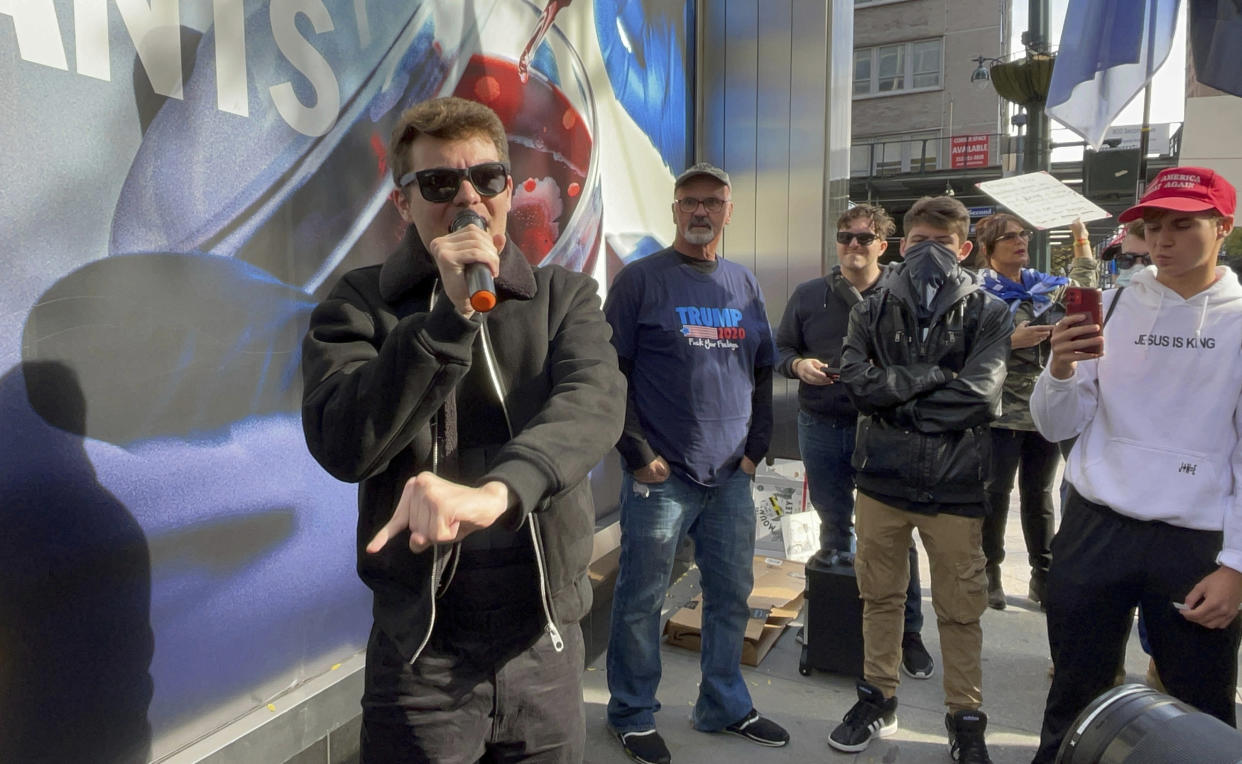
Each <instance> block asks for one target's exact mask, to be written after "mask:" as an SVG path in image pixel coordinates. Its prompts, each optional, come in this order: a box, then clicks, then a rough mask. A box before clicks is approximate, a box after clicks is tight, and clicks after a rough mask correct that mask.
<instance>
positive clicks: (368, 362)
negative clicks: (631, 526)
mask: <svg viewBox="0 0 1242 764" xmlns="http://www.w3.org/2000/svg"><path fill="white" fill-rule="evenodd" d="M388 162H389V165H390V166H391V168H392V177H393V180H394V181H395V183H396V186H397V188H396V189H395V190H394V191H393V192H392V197H391V198H392V201H393V203H394V205H395V206H396V209H397V211H398V213H399V214H400V216H401V218H402V220H404V221H405V222H406V223H407V224H408V227H407V229H406V232H405V236H404V238H403V239H402V241H401V243H400V245H399V246H398V248H397V250H396V251H395V252H394V253H392V254H391V255H390V256H389V257H388V258H387V259H386V260H385V261H384V262H383V264H382V265H376V266H371V267H366V268H360V269H357V270H354V271H350V272H349V273H346V274H345V275H344V276H343V277H341V279H340V281H339V282H338V283H337V284H336V286H335V287H334V288H333V289H332V291H331V293H330V294H329V295H328V297H327V299H326V300H324V302H322V303H321V304H320V305H319V306H318V307H317V308H316V309H315V311H314V312H313V313H312V315H311V321H310V329H309V331H308V333H307V335H306V339H305V341H304V343H303V380H304V394H303V409H302V416H303V425H304V429H305V433H306V440H307V445H308V446H309V448H310V451H311V453H312V454H313V455H314V456H315V458H316V459H317V460H318V461H319V462H320V464H322V465H323V466H324V468H325V469H327V470H328V471H329V472H330V473H332V474H333V475H334V476H336V477H337V478H339V479H341V480H345V481H349V482H359V483H360V484H361V485H360V490H359V494H358V496H359V499H358V503H359V522H358V535H357V546H358V571H359V575H360V576H361V578H362V580H363V581H364V582H365V583H366V584H367V585H368V586H369V587H370V588H371V589H372V591H373V594H374V607H373V613H374V618H375V623H374V626H373V627H372V630H371V637H370V640H369V642H368V645H367V665H366V674H365V680H364V690H363V692H364V694H363V698H362V706H363V721H362V735H361V737H362V739H361V759H362V761H363V762H430V761H434V762H474V761H477V760H480V759H483V758H490V757H492V756H498V755H505V756H534V755H540V756H542V757H543V758H541V760H542V761H557V762H577V761H580V760H581V759H582V755H583V748H584V745H585V718H584V712H583V706H582V685H581V672H582V666H583V663H584V649H583V642H582V633H581V631H580V629H579V627H578V621H579V619H580V618H581V617H582V616H583V615H584V614H586V613H587V612H588V610H589V609H590V602H591V586H590V583H589V581H588V579H587V576H586V571H587V565H588V563H589V560H590V556H591V549H592V536H593V534H592V531H593V528H594V520H595V511H594V507H593V506H592V500H591V489H590V485H589V482H588V479H587V473H588V471H589V470H590V469H591V468H592V467H594V466H595V465H596V464H598V463H599V461H600V460H601V459H602V458H603V456H604V455H605V454H606V453H607V451H608V450H609V449H611V448H612V446H613V444H614V443H616V440H617V437H618V436H619V435H620V432H621V426H622V421H623V418H624V412H625V409H624V406H625V380H624V378H623V377H622V376H621V373H620V371H619V370H618V368H617V360H616V353H615V351H614V350H613V348H612V345H611V344H610V343H609V337H610V335H611V330H610V329H609V327H608V324H607V322H606V321H605V320H604V316H603V313H602V311H601V309H600V299H599V296H598V290H597V286H596V284H595V282H594V281H593V280H592V279H590V278H589V277H587V276H585V275H583V274H580V273H573V272H570V271H566V270H565V269H563V268H561V267H559V266H551V267H546V268H534V269H532V267H531V266H530V265H529V264H528V263H527V260H526V258H525V257H524V256H523V254H522V253H521V252H520V251H518V249H517V248H516V247H515V246H514V244H513V243H512V241H511V240H509V238H508V237H507V236H506V222H507V216H508V213H509V207H510V202H511V199H512V193H513V180H512V178H511V177H510V175H509V169H508V143H507V140H506V137H505V133H504V127H503V126H502V124H501V122H500V120H499V118H498V117H497V116H496V114H495V113H494V112H492V111H491V110H490V109H488V108H487V107H485V106H482V105H479V104H477V103H474V102H471V101H467V100H463V99H459V98H441V99H435V100H432V101H426V102H424V103H421V104H418V105H416V106H413V107H411V108H410V109H408V110H407V111H406V112H405V113H404V114H402V115H401V118H400V120H399V121H398V123H397V126H396V128H395V130H394V132H393V138H392V141H391V144H390V147H389V153H388ZM472 270H473V271H474V273H475V275H476V276H477V275H480V270H481V275H482V276H483V277H484V278H482V279H481V281H487V280H488V279H487V278H486V277H491V279H492V280H493V284H492V285H489V286H490V287H491V290H490V292H487V291H484V294H489V293H490V294H491V295H494V299H484V300H480V299H478V296H477V295H473V296H474V298H475V299H473V300H472V292H477V291H479V290H472V289H471V288H469V287H468V282H469V280H470V278H472V277H471V271H472ZM493 308H494V309H493ZM483 309H490V312H486V313H484V312H481V310H483Z"/></svg>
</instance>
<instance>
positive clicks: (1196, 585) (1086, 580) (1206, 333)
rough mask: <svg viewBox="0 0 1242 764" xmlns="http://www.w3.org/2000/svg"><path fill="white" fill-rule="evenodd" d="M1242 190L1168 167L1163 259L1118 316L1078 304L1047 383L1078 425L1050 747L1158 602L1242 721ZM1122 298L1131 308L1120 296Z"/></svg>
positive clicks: (1050, 750) (1211, 685)
mask: <svg viewBox="0 0 1242 764" xmlns="http://www.w3.org/2000/svg"><path fill="white" fill-rule="evenodd" d="M1235 204H1236V195H1235V192H1234V189H1233V186H1231V185H1230V184H1229V183H1228V181H1226V180H1225V179H1224V178H1222V177H1221V176H1220V175H1217V174H1216V173H1215V172H1213V171H1212V170H1207V169H1203V168H1199V167H1175V168H1170V169H1167V170H1163V171H1161V172H1160V174H1159V175H1157V176H1156V178H1155V179H1154V180H1153V181H1152V184H1151V186H1150V187H1149V188H1148V190H1147V193H1145V194H1144V195H1143V198H1142V199H1141V200H1139V203H1138V204H1137V205H1135V206H1134V207H1131V208H1130V209H1128V210H1126V211H1125V212H1123V213H1122V214H1121V216H1120V220H1121V222H1123V223H1124V222H1129V221H1132V220H1136V219H1139V218H1141V219H1142V220H1143V228H1144V238H1145V239H1146V243H1147V246H1148V248H1149V251H1150V257H1151V260H1152V263H1153V264H1154V265H1155V268H1145V269H1143V270H1141V271H1139V272H1138V273H1136V274H1135V275H1134V276H1133V277H1132V278H1131V279H1130V282H1129V284H1128V285H1127V286H1126V287H1125V289H1124V290H1112V291H1110V292H1107V293H1106V294H1105V298H1104V305H1105V308H1106V312H1111V316H1110V317H1109V318H1108V319H1107V323H1106V325H1105V327H1104V331H1103V339H1102V340H1101V338H1100V336H1099V332H1100V327H1099V326H1096V325H1095V324H1093V323H1092V324H1087V323H1084V320H1083V319H1084V318H1085V316H1084V315H1083V314H1074V315H1069V316H1066V317H1065V318H1063V319H1061V320H1060V321H1058V322H1057V324H1056V325H1055V328H1054V329H1053V332H1052V359H1051V360H1050V361H1049V363H1048V366H1047V368H1045V369H1044V372H1043V374H1042V375H1041V376H1040V378H1039V381H1038V382H1037V383H1036V385H1035V392H1034V394H1033V395H1032V396H1031V414H1032V415H1034V418H1035V424H1036V426H1037V427H1038V428H1039V431H1040V432H1041V433H1043V435H1044V437H1046V438H1048V439H1049V440H1065V439H1066V438H1070V437H1073V436H1075V435H1077V436H1078V441H1077V443H1075V444H1074V449H1073V450H1072V451H1071V452H1070V455H1069V458H1068V459H1067V460H1066V464H1065V476H1066V479H1067V480H1068V482H1069V484H1070V491H1069V496H1068V498H1067V501H1066V505H1065V509H1064V511H1063V513H1062V518H1061V528H1060V530H1059V531H1058V532H1057V535H1056V537H1055V538H1054V539H1053V542H1052V568H1051V570H1050V572H1049V577H1048V642H1049V644H1050V647H1051V648H1052V660H1053V665H1054V666H1055V667H1056V672H1055V674H1054V676H1053V680H1052V687H1051V689H1049V691H1048V703H1047V706H1046V707H1045V709H1044V723H1043V730H1042V733H1041V736H1040V745H1039V751H1038V753H1037V754H1036V756H1035V761H1036V762H1051V761H1053V760H1054V759H1055V758H1056V754H1057V750H1058V748H1059V747H1060V745H1061V741H1062V740H1063V738H1064V737H1065V735H1066V733H1067V732H1068V730H1069V727H1070V725H1071V724H1072V723H1073V721H1074V719H1075V717H1077V715H1078V714H1079V713H1080V712H1081V711H1082V709H1083V708H1085V707H1086V706H1087V705H1088V704H1089V703H1090V702H1091V700H1092V699H1093V698H1095V697H1096V696H1097V695H1099V694H1100V693H1102V692H1104V691H1105V690H1107V689H1108V688H1109V686H1110V685H1111V684H1112V679H1113V672H1114V670H1115V668H1116V667H1117V665H1118V663H1119V662H1120V661H1121V659H1122V652H1123V650H1124V646H1125V638H1126V635H1127V634H1128V632H1129V631H1130V625H1131V616H1130V611H1131V609H1132V608H1134V606H1135V605H1141V606H1142V611H1143V619H1144V621H1146V626H1147V637H1148V641H1149V642H1150V643H1151V653H1152V657H1153V658H1154V659H1155V662H1156V665H1157V666H1159V667H1160V678H1161V679H1162V680H1163V681H1164V685H1165V687H1166V688H1167V689H1168V692H1169V694H1171V695H1173V696H1175V697H1177V698H1179V699H1181V700H1183V701H1185V702H1187V703H1189V704H1191V705H1193V706H1195V707H1196V708H1198V709H1199V710H1201V711H1204V712H1206V713H1209V714H1211V715H1213V716H1215V717H1217V718H1219V719H1221V720H1223V721H1225V722H1227V723H1229V724H1235V723H1236V719H1235V712H1234V692H1235V690H1234V686H1235V685H1236V683H1237V657H1238V643H1239V638H1240V637H1242V624H1240V623H1239V619H1238V617H1237V616H1238V605H1239V603H1242V494H1240V493H1239V490H1238V489H1239V486H1242V445H1240V444H1239V433H1242V405H1239V403H1240V401H1242V354H1239V349H1240V348H1242V286H1239V284H1238V279H1237V276H1236V275H1235V274H1234V273H1233V271H1231V270H1230V269H1228V268H1226V267H1224V266H1218V265H1217V264H1216V259H1217V256H1218V254H1219V253H1220V248H1221V243H1222V242H1223V241H1224V238H1225V237H1226V236H1227V235H1228V234H1229V232H1230V230H1232V228H1233V215H1234V209H1235ZM1114 302H1115V305H1114Z"/></svg>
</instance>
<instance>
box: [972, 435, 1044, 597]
mask: <svg viewBox="0 0 1242 764" xmlns="http://www.w3.org/2000/svg"><path fill="white" fill-rule="evenodd" d="M1059 457H1060V452H1059V451H1058V450H1057V444H1056V443H1049V442H1048V441H1046V440H1044V436H1042V435H1040V434H1039V433H1038V432H1035V431H1034V430H1007V429H1003V428H1000V427H993V428H992V463H991V465H990V468H989V473H988V480H987V483H986V484H985V487H984V490H985V491H986V493H987V497H988V516H987V517H986V518H985V519H984V521H983V553H984V554H985V555H987V558H988V564H989V565H1000V564H1001V563H1002V562H1004V560H1005V526H1006V525H1007V524H1008V520H1009V494H1010V493H1011V492H1012V491H1013V483H1014V477H1015V476H1016V477H1017V478H1018V502H1019V508H1020V512H1021V517H1022V537H1023V538H1024V539H1026V554H1027V558H1028V560H1029V562H1030V565H1031V578H1032V579H1033V580H1036V581H1039V582H1040V583H1042V582H1043V581H1044V580H1046V579H1047V576H1048V564H1049V563H1050V562H1051V561H1052V548H1051V545H1052V533H1053V531H1054V530H1055V525H1056V521H1055V519H1054V518H1053V514H1052V484H1053V481H1055V480H1056V476H1057V460H1058V458H1059Z"/></svg>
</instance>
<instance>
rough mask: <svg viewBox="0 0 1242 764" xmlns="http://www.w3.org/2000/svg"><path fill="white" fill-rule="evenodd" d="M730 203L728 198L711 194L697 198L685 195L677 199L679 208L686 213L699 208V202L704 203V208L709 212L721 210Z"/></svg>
mask: <svg viewBox="0 0 1242 764" xmlns="http://www.w3.org/2000/svg"><path fill="white" fill-rule="evenodd" d="M728 203H729V200H728V199H719V198H717V197H715V196H709V197H707V198H706V199H695V198H694V197H693V196H683V197H682V198H680V199H678V200H677V209H679V210H681V211H682V212H685V213H690V212H694V211H695V210H697V209H698V208H699V204H702V205H703V209H705V210H707V211H708V212H720V211H721V210H722V209H724V206H725V205H726V204H728Z"/></svg>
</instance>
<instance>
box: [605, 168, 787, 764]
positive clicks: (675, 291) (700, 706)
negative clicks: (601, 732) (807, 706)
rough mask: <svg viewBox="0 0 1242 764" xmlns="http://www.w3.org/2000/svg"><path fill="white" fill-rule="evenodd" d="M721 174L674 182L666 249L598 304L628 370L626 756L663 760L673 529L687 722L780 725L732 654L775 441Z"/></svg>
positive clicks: (759, 733) (613, 660) (621, 606)
mask: <svg viewBox="0 0 1242 764" xmlns="http://www.w3.org/2000/svg"><path fill="white" fill-rule="evenodd" d="M730 196H731V194H730V184H729V176H728V175H727V174H725V172H724V170H721V169H720V168H718V167H713V166H712V165H709V164H706V163H700V164H696V165H694V166H692V167H690V168H689V169H688V170H686V171H685V172H683V173H682V174H681V175H680V176H678V178H677V180H676V182H675V183H674V186H673V204H672V211H673V220H674V222H675V223H676V226H677V232H676V234H675V236H674V238H673V246H671V247H669V248H668V249H665V250H662V251H660V252H656V253H654V254H652V255H648V256H647V257H645V258H643V259H641V260H637V261H635V262H633V263H630V264H629V265H627V266H626V267H625V268H624V269H623V270H622V271H621V273H620V274H618V275H617V279H616V281H615V282H614V283H613V285H612V287H611V288H610V289H609V290H608V299H607V301H606V302H605V304H604V312H605V314H606V315H607V316H608V322H609V323H610V324H612V328H613V343H614V344H615V345H616V347H617V355H618V357H619V361H620V363H621V370H622V371H623V372H625V374H626V376H627V377H628V378H629V383H630V385H629V402H628V406H627V408H626V417H625V419H626V421H625V432H624V434H623V435H622V437H621V440H620V442H618V443H617V450H618V451H620V452H621V458H622V460H623V462H624V466H625V469H626V474H625V477H624V478H623V482H622V484H621V560H620V568H619V570H618V572H617V585H616V590H615V592H614V594H613V604H612V633H611V635H610V638H609V641H608V689H609V691H610V692H611V693H612V697H611V699H610V700H609V701H608V724H609V725H610V726H611V727H612V729H613V731H614V732H615V733H616V735H617V738H618V740H620V742H621V745H622V747H623V748H624V749H625V752H626V753H627V754H629V756H630V757H631V758H633V759H634V760H636V761H639V762H647V764H667V762H669V761H670V758H671V757H670V755H669V751H668V747H667V746H666V745H665V744H664V740H663V739H662V738H661V737H660V733H658V732H656V729H655V712H656V711H658V710H659V708H660V704H659V702H658V701H656V698H655V693H656V688H657V687H658V686H659V684H660V609H661V606H663V604H664V596H665V593H666V592H667V591H668V584H669V576H670V574H671V573H672V569H673V559H674V556H675V555H676V552H677V548H678V547H679V546H680V545H681V541H682V539H683V538H684V537H685V536H686V535H689V536H690V538H692V539H694V555H695V562H696V563H697V564H698V567H699V574H700V576H701V583H702V586H703V645H702V654H701V658H700V664H701V666H702V670H703V678H702V681H701V682H700V684H699V697H698V701H697V702H696V703H695V706H694V713H693V715H692V720H693V723H694V726H695V728H696V729H698V730H701V731H703V732H729V733H733V734H735V735H739V736H741V737H744V738H747V739H748V740H751V741H752V742H755V743H759V744H760V745H766V746H773V747H777V746H783V745H785V744H786V743H787V742H789V735H788V733H786V732H785V730H784V729H782V728H781V727H780V726H779V725H777V724H776V723H775V722H773V721H771V720H769V719H766V718H764V717H763V716H760V715H759V713H758V712H757V711H756V710H755V709H754V706H753V705H752V703H751V699H750V691H749V690H748V689H747V687H746V680H745V678H744V677H743V676H742V671H741V667H740V661H741V658H742V644H743V640H744V634H745V630H746V621H747V619H748V618H749V617H750V611H749V609H748V608H747V606H746V599H747V597H749V596H750V591H751V588H752V586H753V584H754V581H753V578H754V574H753V567H752V561H753V557H754V549H755V508H754V504H753V502H752V500H751V479H752V476H753V475H754V473H755V465H756V464H757V463H758V462H759V460H760V459H762V458H763V455H764V454H765V453H767V450H768V442H769V441H770V440H771V436H772V364H773V361H774V358H773V356H774V348H773V346H772V333H771V328H770V327H769V326H768V319H767V314H766V312H765V310H764V306H763V295H762V294H761V293H760V291H759V283H758V281H757V280H756V279H755V277H754V274H752V273H751V272H750V271H748V270H747V269H746V268H745V267H743V266H741V265H738V264H737V263H734V262H730V261H728V260H725V259H723V258H722V257H719V256H717V249H718V248H719V246H720V239H721V236H722V235H723V233H724V227H725V226H726V225H727V224H728V222H729V219H730V217H731V216H732V214H733V202H732V201H730Z"/></svg>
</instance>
